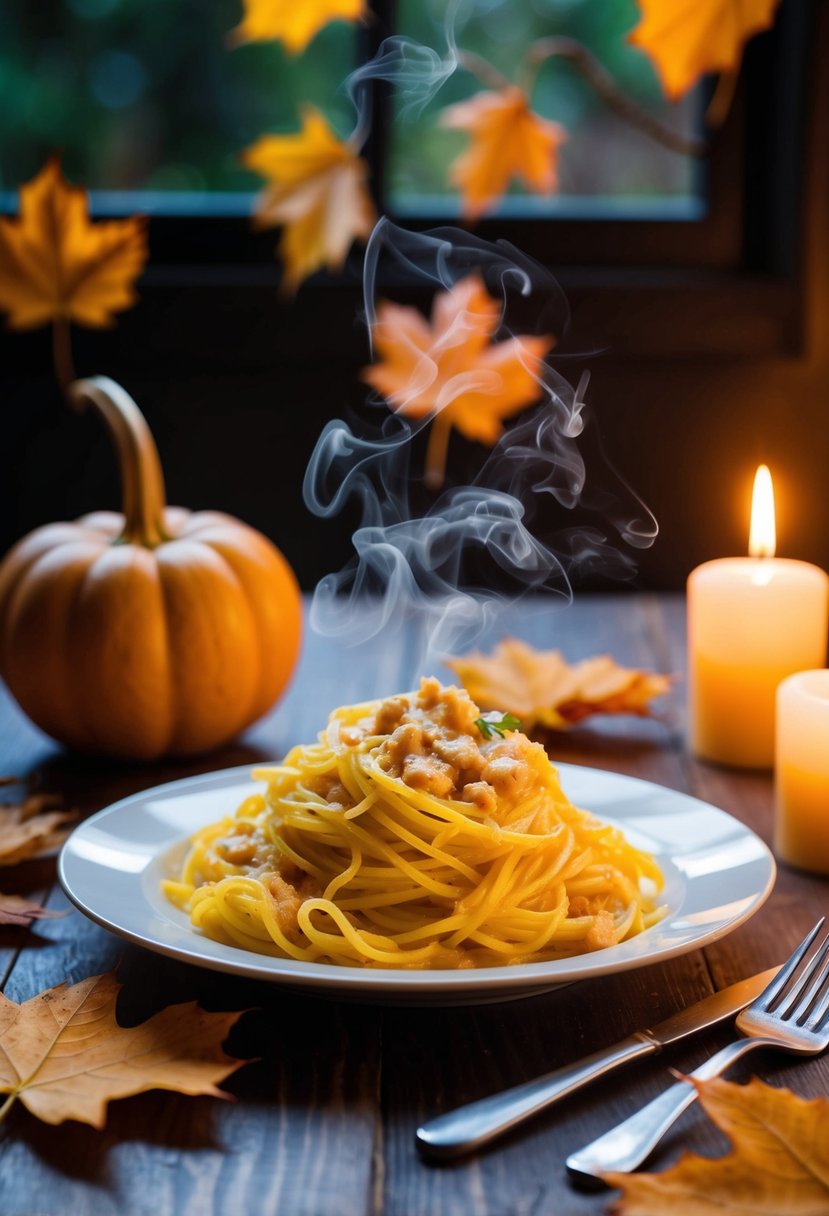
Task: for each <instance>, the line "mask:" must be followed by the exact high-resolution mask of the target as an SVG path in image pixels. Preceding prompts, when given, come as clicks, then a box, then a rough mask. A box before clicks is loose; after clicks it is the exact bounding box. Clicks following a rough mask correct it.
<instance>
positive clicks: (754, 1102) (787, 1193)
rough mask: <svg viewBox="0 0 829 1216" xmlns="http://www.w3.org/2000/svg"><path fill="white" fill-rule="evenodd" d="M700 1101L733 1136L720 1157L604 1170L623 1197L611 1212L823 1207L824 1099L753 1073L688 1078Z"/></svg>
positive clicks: (828, 1150) (648, 1215) (807, 1212)
mask: <svg viewBox="0 0 829 1216" xmlns="http://www.w3.org/2000/svg"><path fill="white" fill-rule="evenodd" d="M694 1084H695V1085H696V1088H697V1090H698V1091H699V1100H700V1104H701V1106H702V1107H703V1109H704V1110H705V1113H706V1114H707V1115H708V1117H709V1119H711V1120H712V1121H713V1122H714V1123H715V1124H716V1125H717V1127H718V1128H719V1129H720V1131H722V1132H725V1134H726V1136H727V1137H728V1138H729V1140H730V1141H731V1151H730V1152H729V1153H728V1154H727V1155H726V1156H724V1157H720V1158H717V1159H715V1160H708V1159H707V1158H705V1157H698V1156H693V1155H691V1154H686V1155H685V1156H684V1157H682V1158H681V1159H680V1160H679V1161H678V1162H677V1164H676V1165H674V1166H672V1167H671V1168H670V1169H667V1170H664V1171H663V1172H662V1173H659V1174H649V1173H644V1172H643V1173H637V1174H617V1173H614V1174H605V1175H604V1179H605V1181H606V1182H607V1183H608V1185H609V1186H613V1187H619V1188H620V1189H621V1190H622V1197H621V1199H619V1200H618V1201H617V1202H616V1203H615V1204H614V1205H613V1209H612V1210H613V1212H614V1213H615V1214H616V1216H664V1214H665V1213H666V1212H674V1211H675V1212H678V1213H679V1212H681V1213H683V1214H685V1216H723V1213H725V1212H729V1213H731V1214H732V1216H759V1213H769V1214H770V1216H771V1214H774V1216H783V1213H785V1216H812V1214H813V1213H817V1212H829V1101H827V1099H826V1098H814V1099H812V1100H811V1101H807V1100H805V1099H803V1098H799V1097H798V1096H797V1094H794V1093H792V1092H791V1090H788V1089H775V1088H773V1087H772V1086H770V1085H765V1084H764V1083H763V1082H762V1081H759V1080H757V1078H756V1077H755V1078H752V1080H751V1081H749V1083H748V1085H735V1084H733V1083H732V1082H730V1081H722V1080H713V1081H700V1082H694Z"/></svg>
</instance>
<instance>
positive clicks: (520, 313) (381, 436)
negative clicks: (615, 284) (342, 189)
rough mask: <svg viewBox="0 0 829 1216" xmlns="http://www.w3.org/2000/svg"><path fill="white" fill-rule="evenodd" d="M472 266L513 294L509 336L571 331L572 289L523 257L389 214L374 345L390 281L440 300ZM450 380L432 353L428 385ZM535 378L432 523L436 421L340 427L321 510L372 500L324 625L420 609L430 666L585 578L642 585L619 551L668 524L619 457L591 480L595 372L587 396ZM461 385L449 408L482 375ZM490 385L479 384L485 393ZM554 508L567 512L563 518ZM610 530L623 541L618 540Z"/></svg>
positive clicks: (371, 621) (503, 324)
mask: <svg viewBox="0 0 829 1216" xmlns="http://www.w3.org/2000/svg"><path fill="white" fill-rule="evenodd" d="M472 271H475V272H476V273H477V274H479V275H480V276H481V277H482V279H483V281H484V283H485V285H486V287H487V290H488V291H489V293H490V295H491V296H493V297H494V298H496V299H500V300H501V319H500V327H499V329H498V332H497V333H496V334H495V335H494V338H495V340H496V341H497V340H499V339H503V338H505V337H509V336H511V335H512V334H513V333H520V334H522V335H526V334H530V333H536V334H559V335H560V334H561V333H562V332H563V330H564V328H565V327H566V324H567V320H568V314H567V305H566V301H565V299H564V297H563V295H562V293H561V290H560V288H559V287H558V284H557V283H556V281H555V279H554V278H553V276H552V275H551V274H550V272H549V271H548V270H546V269H545V268H544V267H542V266H540V265H539V264H538V263H536V262H534V261H533V260H532V259H531V258H528V257H527V256H526V255H525V254H523V253H521V252H520V251H519V250H517V249H515V248H513V247H512V246H511V245H509V244H507V243H505V242H497V243H496V244H492V243H490V242H487V241H484V240H482V239H481V238H478V237H476V236H473V235H470V234H468V233H465V232H462V231H458V230H454V229H448V228H447V229H438V230H435V231H433V232H430V233H422V234H415V233H411V232H407V231H405V230H403V229H401V228H398V227H397V226H395V225H394V224H392V223H390V222H389V221H388V220H385V219H383V220H381V221H380V222H379V223H378V225H377V227H376V228H375V230H374V232H373V234H372V237H371V239H370V241H369V244H368V248H367V251H366V258H365V268H364V304H365V315H366V320H367V323H368V326H369V339H371V334H372V328H373V325H374V324H375V321H376V317H377V293H378V283H379V282H380V281H382V282H384V283H385V282H389V283H401V282H403V283H405V284H406V285H407V287H408V288H411V287H415V288H418V287H419V288H421V289H424V288H426V289H429V291H430V292H431V293H434V291H446V290H450V289H451V288H452V287H453V286H454V285H455V284H456V283H458V282H459V280H461V279H462V278H464V277H465V276H466V275H468V274H470V273H471V272H472ZM436 374H437V368H436V365H435V363H434V361H433V360H432V359H431V358H430V355H429V353H428V351H427V352H423V353H422V361H421V363H420V365H419V367H418V368H417V375H418V377H421V376H425V377H426V378H427V379H428V377H429V376H430V375H432V376H435V375H436ZM533 374H534V376H535V379H536V381H537V384H538V390H539V404H538V405H537V406H535V407H532V408H531V409H529V410H527V411H525V413H524V414H522V415H520V416H519V418H518V420H517V421H516V422H515V423H514V424H513V425H511V426H509V427H508V429H507V430H506V432H505V434H504V435H503V437H502V438H501V440H500V441H499V442H498V443H497V444H496V445H495V447H494V448H493V449H492V450H491V452H489V453H488V455H487V456H486V458H485V460H484V461H483V463H482V465H481V467H480V469H479V470H478V472H477V474H476V475H475V476H474V477H472V478H471V479H470V484H468V485H463V486H453V487H449V488H448V489H446V490H444V491H443V493H441V494H440V495H439V496H438V497H437V498H436V499H435V500H434V501H433V502H431V504H430V505H429V506H428V507H427V508H426V509H425V510H423V511H422V512H421V513H420V514H414V515H413V513H412V509H411V493H410V491H411V489H412V486H413V484H415V483H413V482H412V480H411V478H410V466H411V461H412V445H413V441H414V439H415V437H416V435H417V433H418V431H419V430H421V429H422V428H423V427H424V426H428V425H429V424H430V422H431V418H430V417H425V418H422V419H416V420H410V419H408V418H405V417H403V416H402V415H401V414H397V413H394V412H389V410H388V407H387V405H386V404H385V403H383V402H382V401H378V402H377V405H378V408H379V409H380V410H381V411H382V414H381V417H382V419H383V421H382V422H381V423H380V424H379V425H378V426H376V427H375V428H374V431H373V433H366V434H363V435H360V434H355V432H354V431H353V430H352V429H351V427H350V426H349V425H348V424H347V423H346V422H344V421H340V420H336V421H332V422H330V423H329V424H328V425H327V426H326V427H325V429H324V430H323V432H322V434H321V435H320V438H319V440H318V442H317V445H316V447H315V450H314V452H313V454H312V457H311V460H310V462H309V465H308V468H307V470H306V475H305V484H304V494H305V502H306V505H307V506H308V508H309V509H310V510H311V511H312V512H313V513H314V514H315V515H318V516H321V517H331V516H332V515H334V514H336V513H337V512H339V511H340V510H341V509H342V508H343V506H344V505H345V504H346V503H352V504H353V503H354V502H356V503H357V504H358V506H359V511H360V524H359V526H358V528H357V529H356V531H355V532H354V535H353V545H354V556H353V558H352V560H351V561H350V562H349V563H348V565H347V566H346V567H345V569H343V570H341V571H339V572H338V573H332V574H329V575H327V576H326V577H325V578H323V579H322V581H321V582H320V583H319V584H318V586H317V588H316V591H315V594H314V601H313V608H312V625H313V627H314V628H315V629H316V630H318V631H320V632H321V633H325V634H328V635H331V636H335V637H337V638H338V639H340V640H341V641H342V642H343V643H353V644H357V643H362V642H366V641H368V640H369V639H370V638H372V637H374V636H376V634H377V633H378V632H379V631H381V630H384V631H388V630H392V629H397V628H400V627H402V626H403V624H404V622H406V621H407V620H410V619H411V617H412V616H413V615H416V616H417V617H418V619H419V621H420V623H421V624H422V626H423V628H422V630H421V633H422V636H423V639H424V640H423V649H424V652H423V654H422V655H421V657H420V661H421V664H422V666H423V667H424V668H425V666H426V665H427V664H428V663H429V662H434V661H436V660H437V659H438V658H439V657H440V656H441V655H443V654H446V653H447V652H453V653H459V652H462V651H463V650H465V649H468V648H469V647H470V646H472V645H473V644H474V643H475V642H476V641H477V640H478V639H479V638H480V636H481V634H482V632H484V631H485V630H486V629H488V628H489V626H490V625H491V624H492V622H493V620H494V619H495V617H496V615H497V613H498V612H500V611H502V610H503V608H504V605H505V604H514V603H515V601H516V600H518V599H519V598H520V597H522V596H525V595H527V594H528V593H530V592H534V591H545V592H547V593H552V594H553V595H555V596H556V597H558V598H559V599H560V600H561V601H562V602H568V601H569V600H570V599H571V597H572V589H571V579H572V578H573V577H583V576H584V575H585V574H589V573H596V572H597V571H601V572H603V573H604V574H606V575H611V576H614V577H621V578H624V577H627V578H630V577H632V576H633V574H634V573H635V565H634V563H633V560H632V558H631V557H630V556H629V555H628V554H627V553H625V552H624V551H623V550H622V549H621V548H620V544H619V542H620V543H621V544H623V545H627V546H631V547H634V548H643V547H646V546H647V545H649V544H652V543H653V540H654V539H655V537H656V534H657V526H656V521H655V520H654V518H653V516H652V515H651V514H650V512H649V511H648V509H647V508H646V507H645V506H644V504H643V503H642V502H641V501H640V500H639V499H638V498H637V497H636V495H635V494H633V492H632V491H631V490H630V489H629V487H627V486H626V484H625V483H624V482H623V481H622V480H621V478H619V477H618V475H616V474H615V473H614V471H613V470H612V469H611V467H610V465H609V464H608V463H607V462H606V460H603V461H601V462H600V467H601V473H600V474H599V475H598V476H597V474H596V471H595V470H593V469H592V468H591V469H590V471H589V473H588V468H587V465H586V463H585V459H584V456H583V454H582V451H581V450H580V447H579V441H580V440H581V438H582V435H583V432H584V431H585V419H586V414H585V394H586V390H587V384H588V377H587V376H586V375H585V376H583V377H582V378H581V380H580V382H579V384H578V385H577V386H576V387H575V388H574V387H573V386H572V385H571V384H570V383H569V381H567V380H566V379H565V377H564V376H562V375H561V374H560V373H559V372H557V371H555V370H554V369H553V368H551V367H549V366H548V365H546V364H544V365H542V370H541V371H540V372H538V371H537V369H536V370H535V371H534V373H533ZM456 379H457V381H458V383H456V384H454V385H453V381H452V380H451V379H450V380H449V381H448V383H447V385H446V386H444V390H443V393H442V395H441V397H440V399H439V402H438V405H437V407H436V408H437V409H441V408H446V407H447V406H448V405H450V404H451V402H452V400H453V399H454V398H455V396H457V394H458V393H460V392H464V391H467V390H468V377H467V378H464V377H463V376H458V377H457V378H456ZM481 384H482V381H477V382H476V387H477V388H478V391H482V389H481ZM496 389H497V386H492V391H496ZM483 391H485V389H484V390H483ZM366 431H367V432H368V428H366ZM594 479H595V484H594ZM545 502H546V503H552V505H553V508H554V510H553V514H554V515H555V516H556V520H555V525H553V524H551V523H550V519H549V516H550V511H549V510H548V509H546V508H545V506H544V504H545ZM597 505H598V507H600V509H601V516H600V518H599V521H598V522H599V524H600V525H601V526H595V525H594V524H592V523H591V524H580V525H579V526H572V525H571V526H569V527H567V526H562V521H561V515H562V513H563V512H569V511H572V510H573V509H574V508H576V507H578V508H579V509H580V511H581V512H582V513H584V512H585V511H588V512H589V511H591V510H593V511H594V512H595V510H596V507H597ZM609 529H612V530H613V531H614V532H615V533H616V535H617V538H618V542H612V541H611V540H610V539H609V536H608V534H607V533H608V530H609Z"/></svg>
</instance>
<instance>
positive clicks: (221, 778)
mask: <svg viewBox="0 0 829 1216" xmlns="http://www.w3.org/2000/svg"><path fill="white" fill-rule="evenodd" d="M554 763H555V766H556V768H557V769H558V770H559V771H560V772H561V775H562V785H563V786H564V788H565V789H566V788H567V775H568V773H571V772H573V773H579V774H586V775H587V776H589V777H598V778H599V780H600V781H605V780H606V781H614V780H616V781H620V782H622V783H623V785H626V786H628V787H634V786H636V785H641V786H644V787H646V788H647V789H649V790H656V791H659V792H660V793H662V794H664V795H667V796H668V797H669V798H670V799H671V800H679V801H681V802H683V801H684V802H687V803H689V804H690V805H692V806H694V807H697V808H699V807H702V808H705V809H706V811H708V812H713V813H714V814H715V815H716V816H718V817H719V816H722V817H724V818H725V819H726V820H728V821H729V822H730V823H731V824H733V825H736V827H737V828H739V830H740V833H741V834H744V836H745V838H747V839H750V840H752V841H753V842H754V843H755V845H756V846H758V847H759V851H758V857H757V860H758V861H760V860H762V861H765V863H766V866H767V873H766V878H765V882H764V884H763V886H762V888H761V889H759V890H757V891H755V892H754V894H753V897H752V898H751V899H750V900H749V902H748V904H747V906H746V907H744V908H743V909H742V910H741V911H740V912H739V913H738V914H735V915H734V916H733V917H731V918H727V919H724V920H722V921H721V922H720V923H718V924H716V925H715V926H714V927H713V928H711V929H710V930H708V931H702V932H700V933H698V934H697V935H695V936H693V937H692V939H690V940H688V939H683V940H680V941H677V942H675V943H673V944H671V943H666V944H665V945H663V946H662V947H660V948H657V949H655V950H653V951H651V952H646V953H644V954H643V953H641V952H639V951H636V952H631V953H629V954H623V955H621V956H617V957H616V958H613V959H608V958H607V952H606V951H604V950H598V951H594V952H592V953H588V954H583V955H576V956H573V958H570V959H564V960H551V961H548V962H536V963H520V964H514V965H504V966H502V967H497V966H496V967H479V968H471V969H463V970H460V969H457V970H452V969H446V970H443V969H434V970H415V969H413V970H395V969H391V968H372V967H368V968H361V967H354V968H350V967H344V966H341V965H337V964H334V963H310V962H302V961H300V960H295V959H281V958H278V957H275V956H272V955H264V954H263V955H259V954H255V953H254V952H252V951H247V950H243V949H241V948H239V947H231V946H223V945H222V943H213V942H211V939H208V938H204V937H202V936H200V935H199V934H198V933H197V932H196V930H191V934H192V939H191V938H190V937H188V938H187V939H186V940H185V942H184V943H183V944H181V945H179V944H176V943H170V942H166V941H163V940H158V939H157V938H155V939H154V938H152V937H150V936H148V935H147V933H146V932H140V931H138V930H136V929H133V928H131V927H129V926H124V925H123V924H119V923H118V922H117V921H116V920H113V919H112V918H111V917H110V916H107V915H105V914H103V913H102V912H100V911H98V910H96V909H95V907H94V906H92V905H90V903H88V902H87V900H85V899H84V898H83V897H82V895H81V894H80V893H79V892H78V891H76V890H75V889H74V888H73V885H72V881H71V877H70V876H69V875H67V872H66V869H67V865H68V864H71V860H72V858H73V849H74V848H75V847H76V846H77V843H78V841H79V840H81V839H83V837H84V834H85V833H86V832H87V831H88V829H89V828H91V827H93V826H94V827H98V826H99V825H100V823H101V822H103V821H106V820H108V819H111V818H113V817H117V816H118V815H119V814H123V812H124V810H126V809H127V808H130V807H133V806H134V805H135V804H137V803H142V802H147V801H149V800H150V799H151V798H154V799H157V798H159V797H163V796H164V795H169V794H170V793H172V792H185V791H186V792H187V793H191V792H194V791H197V790H198V787H199V786H201V785H206V786H213V787H215V788H217V789H221V788H223V787H224V786H225V785H227V786H228V788H232V787H233V786H235V785H237V784H250V785H251V786H252V787H253V788H258V787H257V783H256V782H254V781H253V779H252V777H251V770H252V767H262V766H261V765H257V766H251V765H250V764H243V765H237V766H234V767H231V768H226V769H217V770H213V771H211V772H207V773H199V774H195V775H192V776H190V777H180V778H175V779H173V780H171V781H165V782H162V783H160V784H159V785H155V786H148V787H147V788H145V789H141V790H137V791H135V792H134V793H132V794H128V795H126V796H125V797H123V798H119V799H118V800H117V801H115V802H113V803H110V804H108V805H107V806H105V807H102V808H101V809H100V810H98V811H96V812H95V813H94V814H92V815H90V816H89V817H88V818H87V819H85V820H83V821H82V822H81V823H80V824H79V825H78V826H77V827H76V828H75V829H74V830H73V832H72V833H71V835H70V836H69V838H68V839H67V840H66V841H65V843H64V844H63V846H62V848H61V851H60V854H59V857H58V866H57V870H58V879H59V881H60V884H61V887H62V889H63V891H64V893H65V894H66V896H67V898H68V899H69V900H70V901H71V903H72V904H73V905H74V906H75V907H76V908H78V910H79V911H81V912H82V913H83V914H84V915H85V916H87V917H88V918H89V919H90V920H92V921H94V922H95V923H96V924H98V925H100V926H101V927H102V928H104V929H106V930H108V931H110V932H112V933H114V934H115V935H117V936H118V937H121V938H122V939H124V940H126V941H129V942H131V943H133V944H134V945H137V946H140V947H142V948H143V949H147V950H151V951H152V952H154V953H159V954H162V955H165V956H166V957H168V958H173V959H175V960H176V961H179V962H185V963H189V964H190V965H193V966H201V967H205V968H207V969H209V970H213V971H218V972H222V973H224V974H228V975H238V976H242V977H245V978H249V979H257V980H264V981H267V982H270V983H280V984H283V985H285V986H286V987H289V988H294V989H302V990H305V991H310V992H314V993H316V994H317V995H319V994H322V993H325V994H328V995H333V996H336V995H337V994H338V993H348V994H352V995H353V994H364V995H365V996H366V997H367V998H369V999H370V998H373V997H378V998H380V997H382V996H383V995H384V994H389V995H393V996H401V995H402V996H410V997H412V998H413V999H417V998H418V997H421V996H422V997H424V998H428V997H435V996H438V997H440V996H445V997H446V999H447V1001H452V1000H453V999H455V998H458V997H467V996H468V997H470V999H477V998H478V997H480V999H482V1000H484V999H487V996H488V995H492V994H496V995H502V996H507V995H511V996H516V997H517V996H529V995H536V994H537V995H540V994H542V993H544V992H549V991H550V990H554V989H557V988H561V987H564V986H566V985H568V984H571V983H574V982H576V981H580V980H583V979H591V978H600V977H602V976H605V975H610V974H615V973H616V972H620V971H628V970H633V969H636V968H638V967H645V966H651V965H654V964H657V963H662V962H667V961H668V960H670V959H672V958H676V957H679V956H681V955H682V954H685V953H690V952H691V951H692V950H697V949H702V948H703V947H704V946H707V945H710V944H712V943H713V942H715V941H717V940H719V939H720V938H722V937H724V936H726V935H727V934H729V933H731V932H733V931H734V930H735V929H737V928H738V927H739V926H740V925H741V924H744V923H745V922H746V921H747V920H749V919H750V918H751V917H752V916H753V915H754V914H755V913H756V912H757V911H759V909H760V908H761V907H762V905H763V904H764V903H765V901H766V900H767V899H768V897H769V895H770V894H771V891H772V890H773V888H774V884H775V881H776V876H777V866H776V861H775V858H774V855H773V853H772V851H771V849H770V848H769V847H768V845H767V844H766V843H765V841H763V840H762V839H761V837H760V836H758V835H757V833H756V832H754V831H753V830H752V829H751V828H750V827H748V826H747V825H746V824H744V823H742V822H741V821H740V820H738V819H737V818H736V817H735V816H733V815H730V814H729V813H728V812H727V811H724V810H722V808H720V807H717V806H714V805H713V804H712V803H709V802H706V801H704V800H703V799H700V798H697V797H695V796H694V795H692V794H687V793H685V792H684V791H682V790H675V789H672V788H671V787H670V786H666V785H662V784H660V783H658V782H653V781H649V780H647V779H646V778H642V777H635V776H631V775H629V774H627V773H619V772H616V771H615V770H613V769H601V768H595V767H592V766H589V765H577V764H570V763H566V762H561V763H556V762H554ZM588 809H589V808H588ZM689 809H690V806H689ZM598 817H599V818H602V819H605V818H607V816H606V815H603V814H601V813H599V814H598ZM610 818H612V816H611V817H610ZM622 818H624V817H622ZM616 822H618V820H617V821H616ZM198 826H199V825H198V824H195V825H194V827H193V829H192V830H193V831H194V830H196V828H197V827H198ZM186 835H187V833H182V832H179V833H176V834H174V835H173V834H171V835H170V838H169V839H168V840H167V841H166V842H165V843H164V844H163V845H162V846H159V847H158V848H156V849H155V850H154V851H153V854H152V857H151V858H150V859H149V860H148V861H147V864H146V865H145V866H144V867H142V869H141V870H140V871H137V872H136V873H135V875H134V878H135V881H137V882H139V883H140V882H141V878H142V876H143V874H144V873H145V872H146V869H147V868H148V867H149V866H150V865H152V864H153V861H154V860H156V859H157V858H158V857H159V856H160V855H162V854H163V853H166V852H167V851H169V850H170V849H171V848H173V847H174V845H175V843H176V842H178V841H182V840H183V839H185V838H186ZM666 856H670V854H666ZM680 856H681V855H680ZM130 877H133V875H130ZM686 883H687V879H686ZM683 894H684V892H683ZM746 898H748V897H746ZM145 899H146V897H145ZM681 906H682V905H681V904H680V907H679V908H677V909H675V910H674V912H673V913H669V915H668V918H667V922H666V921H660V922H658V923H657V925H655V926H653V928H654V929H656V928H658V927H659V926H660V925H661V926H663V927H664V926H665V925H666V923H667V924H670V920H671V916H674V917H676V915H677V914H678V912H679V911H680V909H681ZM146 907H147V915H148V920H149V923H150V925H152V923H153V921H154V919H155V918H156V916H157V915H158V913H157V912H156V911H155V910H154V909H153V906H152V904H151V903H150V902H149V901H147V902H146ZM171 923H175V922H171ZM648 932H650V930H645V931H644V934H641V935H638V936H637V937H636V938H631V939H630V941H629V943H619V945H618V946H612V947H609V948H608V949H609V950H613V951H616V950H619V949H621V948H623V947H624V946H625V945H629V944H630V943H637V942H641V941H643V940H645V934H647V933H648ZM203 943H210V946H212V947H213V948H216V947H221V949H222V950H224V951H228V952H231V953H229V954H228V955H227V956H226V955H224V954H221V955H218V956H217V955H213V954H210V953H205V952H202V951H201V950H200V949H199V946H200V944H203ZM237 956H238V957H237ZM551 968H552V969H554V970H553V971H552V973H551V971H550V969H551Z"/></svg>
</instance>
